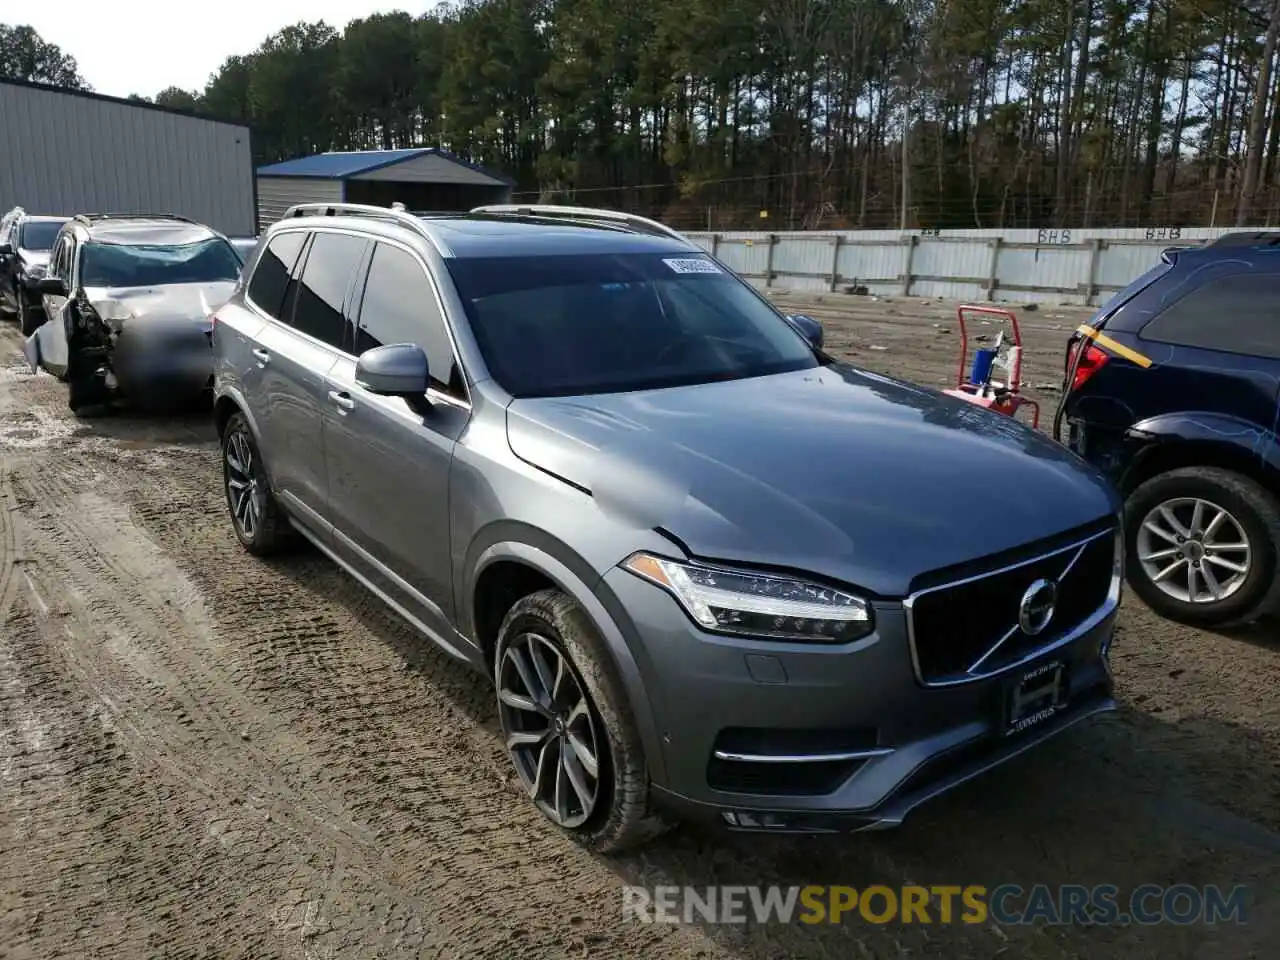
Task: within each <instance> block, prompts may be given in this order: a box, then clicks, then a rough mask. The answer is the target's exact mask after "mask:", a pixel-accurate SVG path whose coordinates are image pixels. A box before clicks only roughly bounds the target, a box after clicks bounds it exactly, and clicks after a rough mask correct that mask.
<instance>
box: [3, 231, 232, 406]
mask: <svg viewBox="0 0 1280 960" xmlns="http://www.w3.org/2000/svg"><path fill="white" fill-rule="evenodd" d="M239 278H240V258H239V257H238V256H237V255H236V252H235V250H234V248H233V247H232V246H231V244H230V242H229V241H228V240H227V238H226V237H224V236H223V235H222V234H220V233H218V232H217V231H215V230H213V229H211V228H209V227H207V226H204V225H203V224H198V223H193V222H192V221H189V220H185V219H182V218H180V217H171V216H153V215H122V214H94V215H81V216H78V217H75V218H73V219H72V220H70V221H68V222H67V224H66V225H65V226H64V227H63V228H62V230H61V231H60V232H59V234H58V238H57V240H56V241H55V242H54V246H53V252H52V255H51V258H50V262H49V269H48V272H47V273H46V275H45V276H44V278H43V279H41V280H40V281H39V282H38V289H39V291H40V294H41V296H42V300H43V304H44V309H45V315H46V316H47V317H48V318H49V321H48V322H47V323H45V324H43V325H42V326H40V327H39V328H38V329H37V330H36V331H35V333H34V334H33V335H32V336H30V337H29V338H28V339H27V341H26V343H25V345H24V348H23V352H24V354H25V355H26V358H27V361H28V363H30V365H31V368H32V370H38V369H43V370H45V371H47V372H48V373H51V374H53V375H54V376H55V377H57V378H58V379H59V380H62V381H63V382H65V383H66V384H67V385H68V388H69V396H68V401H69V403H70V406H71V409H72V410H73V411H76V412H77V413H79V412H81V411H84V410H86V409H88V408H100V407H102V406H105V405H108V404H110V403H111V402H112V401H114V400H116V399H117V398H127V399H129V400H132V401H134V402H137V403H140V404H142V405H144V406H156V405H166V406H167V405H180V404H182V403H184V402H188V401H192V400H195V399H197V398H198V397H199V395H200V394H201V393H203V392H204V391H206V390H209V389H210V388H211V386H212V373H213V366H212V352H211V348H210V335H211V332H212V329H213V320H212V315H213V312H214V311H215V310H217V308H218V307H220V306H221V305H222V304H223V303H225V302H226V301H227V300H228V299H229V298H230V297H231V294H232V293H233V292H234V291H235V288H236V284H237V282H238V281H239Z"/></svg>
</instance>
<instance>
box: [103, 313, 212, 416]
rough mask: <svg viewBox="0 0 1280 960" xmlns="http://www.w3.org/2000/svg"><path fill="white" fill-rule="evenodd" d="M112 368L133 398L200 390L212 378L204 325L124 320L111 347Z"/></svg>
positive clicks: (159, 397)
mask: <svg viewBox="0 0 1280 960" xmlns="http://www.w3.org/2000/svg"><path fill="white" fill-rule="evenodd" d="M111 368H112V372H113V373H114V374H115V377H116V379H117V381H118V383H119V385H120V390H121V392H122V393H123V394H125V395H127V396H131V397H134V398H136V399H140V400H155V401H162V400H166V399H172V398H174V397H180V396H182V395H194V394H199V393H200V392H201V391H204V390H207V389H209V387H210V386H211V385H212V382H213V349H212V347H211V345H210V340H209V333H208V329H207V325H205V324H200V323H190V322H187V323H165V324H156V323H153V322H148V323H146V324H145V325H144V324H139V325H138V326H136V327H134V326H132V325H130V324H126V326H125V328H124V330H123V331H122V332H121V334H120V336H119V337H118V339H117V340H116V343H115V348H114V350H113V351H112V357H111Z"/></svg>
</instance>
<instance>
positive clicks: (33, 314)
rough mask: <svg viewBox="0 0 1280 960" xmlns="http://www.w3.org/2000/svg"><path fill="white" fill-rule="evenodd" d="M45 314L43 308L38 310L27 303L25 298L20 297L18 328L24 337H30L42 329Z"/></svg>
mask: <svg viewBox="0 0 1280 960" xmlns="http://www.w3.org/2000/svg"><path fill="white" fill-rule="evenodd" d="M43 313H44V310H43V308H42V309H40V310H36V309H35V308H33V307H32V306H31V305H30V304H29V303H27V298H26V297H25V296H22V295H21V294H19V295H18V327H19V329H21V331H22V335H23V336H24V337H29V336H31V335H32V334H33V333H35V332H36V331H37V330H39V329H40V327H41V325H42V324H43V323H44V317H43Z"/></svg>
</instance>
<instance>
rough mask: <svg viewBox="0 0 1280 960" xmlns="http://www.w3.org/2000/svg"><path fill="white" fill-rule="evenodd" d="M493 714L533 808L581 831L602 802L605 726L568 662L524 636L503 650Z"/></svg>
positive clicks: (535, 637) (547, 644)
mask: <svg viewBox="0 0 1280 960" xmlns="http://www.w3.org/2000/svg"><path fill="white" fill-rule="evenodd" d="M498 711H499V714H500V716H501V720H502V730H503V733H504V734H505V736H506V742H507V752H508V753H509V754H510V756H511V760H512V762H513V763H514V764H515V768H516V772H517V773H518V774H519V776H520V780H521V782H522V783H523V784H524V788H525V790H527V791H528V793H529V796H530V797H531V798H532V799H533V801H534V803H535V804H537V806H538V808H539V809H540V810H541V811H542V812H543V813H544V814H545V815H546V816H547V817H549V818H550V819H551V820H552V821H553V822H554V823H557V824H559V825H560V826H561V827H565V828H566V829H570V830H572V829H576V828H577V827H580V826H582V824H584V823H586V821H587V820H588V819H589V818H590V816H591V814H592V813H593V812H595V809H596V805H597V802H598V801H599V798H600V768H601V766H602V758H601V751H602V746H603V737H602V732H603V729H604V728H603V726H602V724H601V723H600V722H599V720H598V719H597V718H596V716H595V708H594V707H593V706H592V704H591V701H590V700H589V699H588V697H587V694H586V690H585V688H584V686H583V684H582V681H581V680H580V679H579V678H578V675H577V673H576V672H575V671H574V669H573V667H572V666H571V665H570V663H569V661H568V659H567V658H566V656H565V655H564V653H563V652H561V651H560V650H559V649H558V648H557V647H556V645H555V644H554V643H552V642H551V641H550V640H549V639H547V638H546V637H543V636H540V635H539V634H536V633H522V634H519V635H518V636H516V637H514V638H513V639H512V640H511V642H510V643H508V644H507V645H506V646H505V648H504V649H503V653H502V661H501V663H500V664H499V668H498Z"/></svg>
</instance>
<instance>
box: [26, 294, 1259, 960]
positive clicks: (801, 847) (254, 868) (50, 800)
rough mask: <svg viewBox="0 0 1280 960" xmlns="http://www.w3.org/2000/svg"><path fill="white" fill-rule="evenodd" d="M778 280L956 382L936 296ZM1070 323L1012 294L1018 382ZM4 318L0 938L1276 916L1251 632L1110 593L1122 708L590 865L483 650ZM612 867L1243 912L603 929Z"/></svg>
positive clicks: (908, 946) (744, 934)
mask: <svg viewBox="0 0 1280 960" xmlns="http://www.w3.org/2000/svg"><path fill="white" fill-rule="evenodd" d="M779 299H780V300H781V301H782V302H783V303H784V304H785V305H787V306H788V308H789V309H793V310H795V311H797V312H799V311H800V310H803V312H807V313H810V314H812V315H814V316H817V317H819V318H820V319H822V320H823V321H824V322H825V323H826V325H827V336H828V345H829V346H830V347H831V348H832V349H833V350H834V351H836V352H840V353H844V354H846V355H848V356H850V357H851V358H852V359H854V360H855V361H857V362H859V363H862V364H864V365H866V366H868V367H871V368H874V369H877V370H880V371H883V372H888V373H892V374H896V375H901V376H905V377H908V378H910V379H913V380H916V381H917V382H920V383H924V384H927V385H930V386H943V385H945V384H946V382H947V381H948V379H949V378H953V377H954V368H955V361H956V346H957V341H956V336H955V323H954V312H953V308H952V307H951V306H949V305H947V304H941V303H928V302H923V301H915V300H910V301H907V300H903V301H896V300H893V301H889V302H885V301H873V300H872V299H870V298H866V297H863V298H852V297H845V296H838V295H832V296H827V297H823V298H820V299H814V298H801V297H782V298H779ZM1082 316H1084V314H1083V312H1082V311H1079V310H1073V309H1070V308H1051V307H1041V308H1040V310H1038V311H1036V312H1035V313H1027V314H1024V315H1023V319H1024V320H1025V326H1026V329H1025V334H1026V337H1027V340H1028V356H1027V362H1026V373H1025V378H1026V379H1027V380H1028V381H1030V382H1031V383H1032V384H1035V383H1054V382H1056V380H1057V378H1058V375H1059V372H1060V370H1061V363H1062V356H1061V352H1062V344H1063V342H1064V341H1065V338H1066V336H1067V333H1068V331H1069V330H1070V328H1071V327H1073V326H1074V325H1075V324H1076V323H1078V322H1079V320H1080V319H1081V317H1082ZM979 332H982V331H979ZM17 344H18V336H17V332H16V330H15V329H14V328H13V326H12V324H3V325H0V955H3V956H5V957H9V958H28V957H30V958H42V960H44V958H53V957H68V958H71V957H74V958H84V957H110V958H113V960H133V958H139V960H141V958H154V957H231V958H235V957H245V958H250V957H252V958H255V960H262V958H331V957H332V958H336V957H356V958H362V960H363V958H381V957H458V956H493V957H504V958H505V957H514V956H520V957H528V958H537V957H547V958H550V957H587V956H591V957H597V956H603V957H608V956H616V957H640V956H652V957H661V958H672V960H684V958H693V957H703V958H752V960H776V958H780V957H784V956H795V957H806V958H808V957H813V958H820V957H838V958H841V960H848V958H880V957H895V958H896V957H909V956H939V957H948V958H957V957H996V956H1007V957H1032V958H1068V957H1081V956H1088V957H1104V956H1115V957H1126V958H1140V957H1152V958H1155V957H1160V958H1162V960H1165V958H1172V957H1205V958H1208V957H1213V958H1234V957H1250V956H1262V955H1263V953H1264V945H1265V944H1268V943H1270V944H1274V943H1275V942H1276V937H1277V935H1280V924H1278V923H1277V918H1278V917H1280V908H1278V906H1277V898H1278V896H1280V697H1278V696H1277V693H1276V692H1277V690H1278V689H1280V642H1277V641H1276V640H1275V639H1274V638H1275V637H1276V636H1277V635H1280V628H1278V627H1276V626H1275V625H1274V624H1272V625H1267V626H1264V627H1262V628H1259V629H1258V630H1256V631H1254V632H1253V633H1250V634H1245V635H1240V634H1236V635H1231V636H1223V635H1216V634H1210V633H1204V632H1197V631H1193V630H1189V629H1186V628H1182V627H1177V626H1175V625H1172V624H1169V623H1166V622H1164V621H1161V620H1159V619H1157V618H1155V617H1153V616H1152V615H1151V614H1150V613H1149V612H1148V611H1147V610H1145V609H1144V608H1142V607H1141V606H1140V605H1139V604H1138V603H1137V602H1136V601H1135V600H1133V599H1132V598H1130V599H1127V600H1126V602H1125V606H1124V609H1123V612H1122V622H1121V628H1120V634H1119V638H1118V641H1117V644H1116V647H1115V652H1114V658H1115V667H1116V672H1117V677H1118V683H1119V692H1120V696H1121V698H1122V700H1123V707H1122V709H1121V710H1120V711H1119V712H1118V713H1117V714H1115V715H1113V716H1110V717H1107V718H1103V719H1101V720H1099V721H1097V722H1093V723H1090V724H1087V725H1085V726H1083V727H1082V728H1079V729H1077V730H1076V731H1074V732H1072V733H1070V734H1067V735H1065V736H1064V737H1062V738H1060V739H1059V740H1058V741H1057V742H1055V743H1054V744H1052V745H1051V746H1049V747H1048V748H1047V749H1044V750H1042V751H1040V752H1038V753H1037V754H1035V755H1033V756H1030V757H1028V758H1026V759H1024V760H1021V761H1018V762H1015V763H1013V764H1010V765H1008V766H1007V767H1005V768H1004V769H1002V770H1000V771H997V772H996V773H994V774H992V775H990V776H988V777H986V778H984V779H982V780H980V781H978V782H976V783H974V784H971V785H970V786H968V787H965V788H962V789H961V790H959V791H957V792H956V793H954V794H952V795H950V796H948V797H946V798H943V799H941V800H939V801H937V802H935V803H934V804H932V805H930V806H928V807H926V808H925V809H922V810H921V811H919V812H918V813H917V814H916V815H914V816H913V817H912V818H911V819H909V820H908V822H907V824H906V825H905V826H904V827H903V828H902V829H900V830H898V831H895V832H892V833H886V834H881V835H874V836H859V837H849V838H838V839H833V838H825V839H795V838H760V837H738V836H731V835H727V834H722V833H716V832H708V831H704V830H699V829H693V828H685V829H682V830H679V831H677V832H675V833H672V834H670V835H668V836H666V837H664V838H662V839H661V840H659V841H658V842H657V843H656V844H654V845H653V846H652V847H650V848H647V849H646V850H644V851H643V852H641V853H638V854H635V855H631V856H628V857H623V858H620V859H615V860H606V859H600V858H595V857H592V856H589V855H587V854H585V853H584V852H582V851H581V850H579V849H578V848H576V847H574V846H572V845H570V844H568V843H567V842H565V841H564V840H563V839H562V838H561V837H560V836H558V835H557V834H555V833H554V832H553V831H552V830H551V829H549V828H548V827H547V826H546V825H545V824H544V822H543V821H542V819H541V818H540V816H539V815H537V814H536V813H535V812H534V811H533V809H532V806H531V805H530V804H529V803H527V801H526V800H525V799H524V797H523V796H522V795H520V794H519V793H518V791H517V789H516V786H515V780H514V776H513V775H512V773H511V772H510V771H509V769H508V766H507V763H506V760H505V757H504V755H503V751H502V748H501V744H500V742H499V740H498V738H497V734H496V718H495V714H494V710H493V707H492V704H491V700H490V694H489V692H488V690H487V689H486V687H485V685H484V683H483V682H482V681H481V680H480V679H479V678H477V677H475V676H473V675H472V674H470V673H469V672H467V671H466V670H464V669H463V668H461V667H459V666H457V665H456V664H455V663H453V662H452V661H450V660H448V659H446V658H445V657H444V656H443V655H442V654H439V653H437V652H436V651H435V650H434V649H432V648H431V647H430V646H429V645H428V644H426V643H425V642H424V641H421V640H420V639H419V638H418V637H417V636H415V635H414V634H413V633H412V632H411V631H410V630H409V629H407V628H406V627H404V626H403V625H402V624H401V623H400V622H399V621H398V620H397V619H396V618H395V617H394V615H393V614H390V613H389V612H387V611H386V610H385V609H384V608H383V607H382V606H381V605H380V603H379V602H378V601H377V600H376V599H374V598H373V597H372V596H370V595H369V594H368V593H366V592H365V591H364V590H363V589H362V588H361V587H360V586H359V585H358V584H356V583H355V582H354V581H352V580H351V579H350V578H348V577H346V576H345V575H343V574H342V573H340V572H339V571H338V570H337V569H335V568H334V567H333V566H332V565H331V564H330V563H328V562H327V561H326V560H324V559H323V558H321V557H319V556H317V555H316V554H314V553H312V552H308V551H303V552H301V553H299V554H298V555H296V556H292V557H290V558H288V559H284V560H279V561H273V562H270V563H264V562H262V561H258V560H255V559H253V558H251V557H249V556H248V555H246V554H245V553H244V552H243V551H242V550H241V549H240V548H239V546H238V545H237V544H236V542H235V540H234V538H233V536H232V534H231V530H230V527H229V524H228V522H227V519H226V516H225V508H224V504H223V500H222V497H221V491H220V487H219V479H218V478H219V472H218V468H217V467H218V464H217V456H216V447H215V438H214V436H213V431H212V427H211V425H210V424H209V422H208V420H207V417H205V416H202V415H200V414H198V413H197V414H192V415H184V416H181V417H168V418H160V417H142V416H134V415H131V414H129V413H127V412H123V413H116V414H114V415H111V416H107V417H103V418H101V419H95V420H91V421H77V420H76V419H75V418H74V417H72V416H71V415H70V413H69V412H68V411H67V408H66V401H65V388H63V387H61V386H60V385H58V384H57V383H55V382H54V381H53V380H52V379H51V378H49V377H47V376H39V377H36V376H32V375H30V374H29V373H26V372H25V370H24V368H23V366H22V362H21V360H20V358H19V357H18V347H17ZM879 348H883V349H879ZM1037 392H1038V393H1039V395H1040V396H1041V398H1042V399H1043V400H1044V401H1045V402H1046V404H1047V406H1046V409H1045V411H1044V417H1045V418H1046V419H1047V418H1049V417H1051V414H1052V404H1053V403H1054V402H1055V401H1056V394H1055V393H1054V392H1053V391H1051V390H1047V389H1045V390H1041V391H1037ZM999 495H1000V494H999V491H998V490H993V491H992V501H991V504H989V505H975V506H976V507H977V508H989V509H992V510H993V511H996V510H998V505H999ZM626 883H639V884H660V883H669V884H688V885H695V886H705V885H708V884H732V883H747V884H755V883H783V884H792V883H795V884H805V883H834V884H848V885H852V886H865V885H868V884H872V883H879V884H887V885H889V886H895V885H901V884H905V883H922V884H927V885H930V884H985V885H987V886H988V887H993V886H995V885H998V884H1001V883H1017V884H1021V885H1023V886H1024V887H1029V886H1031V885H1032V884H1035V883H1046V884H1056V883H1080V884H1098V883H1110V884H1115V885H1117V886H1119V887H1120V888H1122V889H1127V888H1130V887H1133V886H1135V885H1138V884H1142V883H1159V884H1172V883H1189V884H1193V885H1197V886H1199V885H1204V884H1209V883H1217V884H1221V885H1223V886H1224V887H1228V888H1230V887H1232V886H1235V885H1237V884H1247V885H1250V886H1251V887H1252V888H1253V894H1252V902H1251V909H1250V914H1249V921H1250V922H1249V923H1247V924H1245V925H1243V926H1236V925H1229V926H1224V927H1221V928H1219V929H1217V930H1214V929H1210V928H1207V927H1204V926H1175V925H1161V926H1153V927H1141V926H1130V927H1106V928H1097V927H1095V928H1088V927H1082V926H1073V927H1044V926H1035V927H1021V926H1020V927H1005V928H1001V927H997V926H996V925H994V924H991V923H986V924H981V925H974V926H966V925H963V924H953V925H945V926H944V925H939V924H937V923H936V922H935V923H934V924H933V925H930V926H924V925H901V924H898V923H892V924H887V925H874V924H869V923H866V922H864V921H861V920H853V921H846V922H845V923H844V924H842V925H840V926H834V927H832V926H823V927H807V926H804V925H801V924H796V925H794V926H779V925H766V926H756V925H746V926H718V927H713V926H707V925H698V924H695V925H689V926H667V925H661V924H655V925H644V924H640V923H637V922H634V921H631V920H627V921H624V920H623V919H622V916H621V903H622V897H621V886H622V885H623V884H626ZM935 921H936V917H935ZM1268 952H1269V951H1268Z"/></svg>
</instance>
